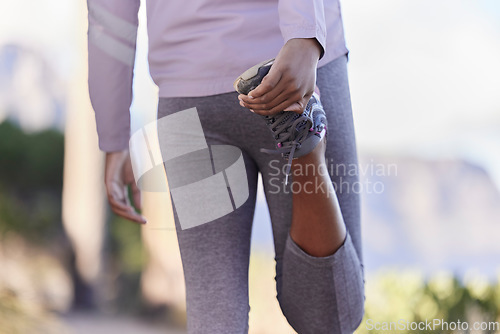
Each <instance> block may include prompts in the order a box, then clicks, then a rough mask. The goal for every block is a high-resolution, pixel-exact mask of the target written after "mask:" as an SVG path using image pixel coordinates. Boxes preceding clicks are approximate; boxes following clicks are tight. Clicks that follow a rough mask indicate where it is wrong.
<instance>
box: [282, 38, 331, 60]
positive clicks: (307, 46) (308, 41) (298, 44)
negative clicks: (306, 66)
mask: <svg viewBox="0 0 500 334" xmlns="http://www.w3.org/2000/svg"><path fill="white" fill-rule="evenodd" d="M286 44H290V46H291V47H293V48H297V49H298V50H300V52H302V53H308V54H309V55H310V56H311V57H313V59H315V60H319V59H320V57H321V55H322V53H323V47H322V46H321V44H319V42H318V40H317V39H316V38H292V39H290V40H288V41H287V42H286Z"/></svg>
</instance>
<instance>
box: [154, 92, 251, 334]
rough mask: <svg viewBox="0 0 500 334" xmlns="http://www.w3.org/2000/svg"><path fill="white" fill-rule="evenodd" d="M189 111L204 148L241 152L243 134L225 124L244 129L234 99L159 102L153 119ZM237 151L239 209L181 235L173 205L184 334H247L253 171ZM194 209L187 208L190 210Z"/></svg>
mask: <svg viewBox="0 0 500 334" xmlns="http://www.w3.org/2000/svg"><path fill="white" fill-rule="evenodd" d="M192 107H196V108H197V111H198V116H199V118H200V122H201V125H202V127H203V132H204V135H205V138H206V140H207V143H208V145H220V144H223V145H234V146H238V147H241V146H240V142H239V141H240V139H241V137H242V136H244V135H245V134H242V133H240V131H239V130H238V128H237V127H234V126H231V124H228V123H229V121H231V120H232V121H231V122H230V123H233V121H234V122H242V123H243V124H244V123H246V124H248V122H247V119H246V118H247V117H248V116H249V115H247V113H241V110H240V109H241V107H240V106H239V105H238V100H237V98H236V96H234V94H222V95H217V96H213V97H204V98H168V99H164V98H162V99H160V103H159V106H158V118H161V117H164V116H166V115H170V114H172V113H175V112H177V111H181V110H185V109H189V108H192ZM235 109H237V112H236V111H234V110H235ZM231 115H233V118H231V117H230V116H231ZM239 117H242V119H239ZM250 118H251V117H250ZM186 126H187V127H189V126H192V124H186ZM240 130H243V127H242V128H241V129H240ZM160 137H161V136H160ZM185 140H189V139H187V138H185ZM161 144H162V143H161V142H160V145H161ZM242 151H243V157H244V162H245V167H246V174H247V178H248V186H249V198H248V200H247V201H246V202H245V203H244V204H243V205H242V206H241V207H239V208H237V209H236V210H234V211H233V212H232V213H230V214H228V215H225V216H223V217H221V218H218V219H216V220H214V221H211V222H208V223H205V224H202V225H200V226H197V227H192V228H189V229H184V230H182V229H181V228H180V225H179V219H178V216H177V213H176V210H175V205H173V207H174V218H175V224H176V228H177V235H178V240H179V247H180V252H181V258H182V264H183V269H184V275H185V281H186V300H187V322H188V333H191V334H204V333H206V334H214V333H218V334H219V333H220V334H225V333H227V334H244V333H247V332H248V311H249V305H248V264H249V255H250V236H251V229H252V219H253V213H254V207H255V193H256V185H257V168H256V165H255V163H254V161H253V159H252V158H251V157H250V155H249V154H248V153H247V152H246V151H245V149H244V147H243V148H242ZM167 173H168V171H167ZM169 182H170V181H169ZM198 204H199V203H192V205H193V206H196V205H198Z"/></svg>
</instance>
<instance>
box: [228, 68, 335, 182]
mask: <svg viewBox="0 0 500 334" xmlns="http://www.w3.org/2000/svg"><path fill="white" fill-rule="evenodd" d="M273 62H274V59H271V60H266V61H264V62H262V63H260V64H257V65H255V66H253V67H251V68H250V69H248V70H246V71H245V72H244V73H243V74H241V75H240V76H239V77H238V79H236V81H235V82H234V85H233V86H234V89H235V90H236V91H237V92H238V93H240V94H244V95H247V94H248V93H249V92H250V91H252V90H253V89H255V88H256V87H257V86H258V85H259V84H260V82H261V81H262V79H263V78H264V77H265V76H266V75H267V73H268V72H269V70H270V68H271V66H272V64H273ZM261 117H262V118H263V119H264V121H265V122H266V124H267V126H268V128H269V129H270V130H271V132H272V133H273V135H274V140H275V141H276V149H274V150H270V149H265V148H262V149H261V151H262V152H265V153H277V154H281V155H282V156H283V158H285V159H287V160H288V163H287V167H286V171H285V184H287V183H288V176H289V175H290V170H291V167H292V160H293V159H296V158H300V157H302V156H304V155H306V154H308V153H310V152H311V151H312V150H314V148H315V147H316V146H317V145H318V143H319V142H320V141H321V140H322V139H323V137H324V136H325V135H326V129H327V120H326V115H325V111H324V109H323V106H322V105H321V101H320V99H319V95H318V94H316V93H314V94H313V95H312V96H311V98H310V100H309V102H308V103H307V106H306V108H305V110H304V112H303V113H301V114H298V113H296V112H293V111H281V112H279V113H277V114H275V115H272V116H261Z"/></svg>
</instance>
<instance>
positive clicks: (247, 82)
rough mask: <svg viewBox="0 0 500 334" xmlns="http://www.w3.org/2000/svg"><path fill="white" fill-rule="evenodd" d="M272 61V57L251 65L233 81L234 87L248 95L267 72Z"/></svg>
mask: <svg viewBox="0 0 500 334" xmlns="http://www.w3.org/2000/svg"><path fill="white" fill-rule="evenodd" d="M273 63H274V58H273V59H269V60H266V61H263V62H261V63H259V64H257V65H255V66H252V67H251V68H249V69H248V70H246V71H245V72H243V73H242V74H241V75H240V76H239V77H238V79H236V80H235V81H234V83H233V87H234V89H235V90H236V91H237V92H238V93H240V94H244V95H248V93H250V92H251V91H252V90H254V89H255V88H256V87H257V86H258V85H259V84H260V82H261V81H262V79H263V78H264V77H265V76H266V75H267V73H269V70H270V69H271V66H272V65H273Z"/></svg>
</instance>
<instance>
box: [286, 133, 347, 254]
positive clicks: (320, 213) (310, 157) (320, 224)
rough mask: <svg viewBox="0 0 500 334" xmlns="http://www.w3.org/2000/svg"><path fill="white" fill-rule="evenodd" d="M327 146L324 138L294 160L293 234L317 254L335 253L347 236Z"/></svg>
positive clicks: (311, 252) (291, 233) (303, 248)
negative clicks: (327, 156)
mask: <svg viewBox="0 0 500 334" xmlns="http://www.w3.org/2000/svg"><path fill="white" fill-rule="evenodd" d="M325 150H326V143H325V140H324V139H323V140H322V141H321V142H320V143H319V144H318V146H317V147H316V148H315V149H314V150H313V151H312V152H311V153H309V154H307V155H305V156H303V157H300V158H298V159H295V160H294V161H293V164H292V173H293V183H292V187H293V188H292V190H293V209H292V225H291V227H290V237H291V238H292V240H293V241H295V243H296V244H297V245H298V246H299V247H300V248H302V250H304V251H305V252H306V253H308V254H309V255H312V256H316V257H324V256H328V255H331V254H333V253H335V251H336V250H337V249H339V247H340V246H341V245H342V244H343V242H344V240H345V237H346V228H345V223H344V219H343V218H342V212H341V211H340V206H339V203H338V200H337V195H336V194H335V189H334V188H333V185H332V181H331V180H330V176H329V175H328V173H327V172H326V171H327V166H326V162H325ZM294 184H295V185H296V186H294ZM317 185H318V186H317Z"/></svg>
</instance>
